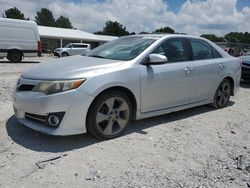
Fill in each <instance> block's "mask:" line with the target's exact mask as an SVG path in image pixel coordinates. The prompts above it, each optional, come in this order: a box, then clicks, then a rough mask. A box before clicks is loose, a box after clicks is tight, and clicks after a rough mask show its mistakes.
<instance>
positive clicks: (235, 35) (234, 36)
mask: <svg viewBox="0 0 250 188" xmlns="http://www.w3.org/2000/svg"><path fill="white" fill-rule="evenodd" d="M225 39H226V40H227V41H228V42H240V43H246V44H250V33H248V32H245V33H242V32H230V33H228V34H226V35H225Z"/></svg>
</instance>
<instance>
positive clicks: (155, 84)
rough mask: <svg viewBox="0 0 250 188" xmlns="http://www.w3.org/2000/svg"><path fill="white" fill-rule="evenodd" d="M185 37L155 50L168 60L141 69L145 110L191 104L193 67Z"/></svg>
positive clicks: (170, 41)
mask: <svg viewBox="0 0 250 188" xmlns="http://www.w3.org/2000/svg"><path fill="white" fill-rule="evenodd" d="M187 49H188V48H187V45H186V43H185V41H184V40H183V39H179V38H177V39H168V40H166V41H165V42H163V43H162V44H161V45H160V46H158V47H157V48H156V49H155V50H154V51H153V53H158V54H162V55H165V56H166V57H167V58H168V62H167V63H165V64H161V65H150V66H145V67H142V69H141V111H142V113H145V112H152V111H156V110H162V109H166V108H171V107H176V106H180V105H185V104H187V103H189V100H190V94H191V89H192V84H193V77H194V74H193V68H192V64H191V61H189V55H188V50H187Z"/></svg>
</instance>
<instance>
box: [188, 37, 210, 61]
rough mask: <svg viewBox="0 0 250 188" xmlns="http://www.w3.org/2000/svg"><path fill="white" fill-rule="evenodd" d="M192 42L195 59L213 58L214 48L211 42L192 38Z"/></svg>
mask: <svg viewBox="0 0 250 188" xmlns="http://www.w3.org/2000/svg"><path fill="white" fill-rule="evenodd" d="M190 43H191V47H192V51H193V60H201V59H213V52H212V48H211V46H209V44H207V43H206V42H203V41H200V40H190Z"/></svg>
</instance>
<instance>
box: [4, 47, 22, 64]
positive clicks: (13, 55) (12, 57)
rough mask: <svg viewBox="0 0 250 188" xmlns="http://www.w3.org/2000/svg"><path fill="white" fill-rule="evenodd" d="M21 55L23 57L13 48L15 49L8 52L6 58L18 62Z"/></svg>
mask: <svg viewBox="0 0 250 188" xmlns="http://www.w3.org/2000/svg"><path fill="white" fill-rule="evenodd" d="M22 57H23V56H22V53H21V52H19V51H16V50H15V51H11V52H9V54H8V58H7V59H8V60H10V61H11V62H13V63H18V62H21V61H22Z"/></svg>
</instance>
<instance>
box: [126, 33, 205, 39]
mask: <svg viewBox="0 0 250 188" xmlns="http://www.w3.org/2000/svg"><path fill="white" fill-rule="evenodd" d="M129 36H144V37H156V38H159V39H160V38H169V37H181V38H193V39H203V40H204V39H205V38H202V37H197V36H193V35H188V34H178V33H175V34H169V33H152V34H137V35H129ZM205 40H206V39H205Z"/></svg>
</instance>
